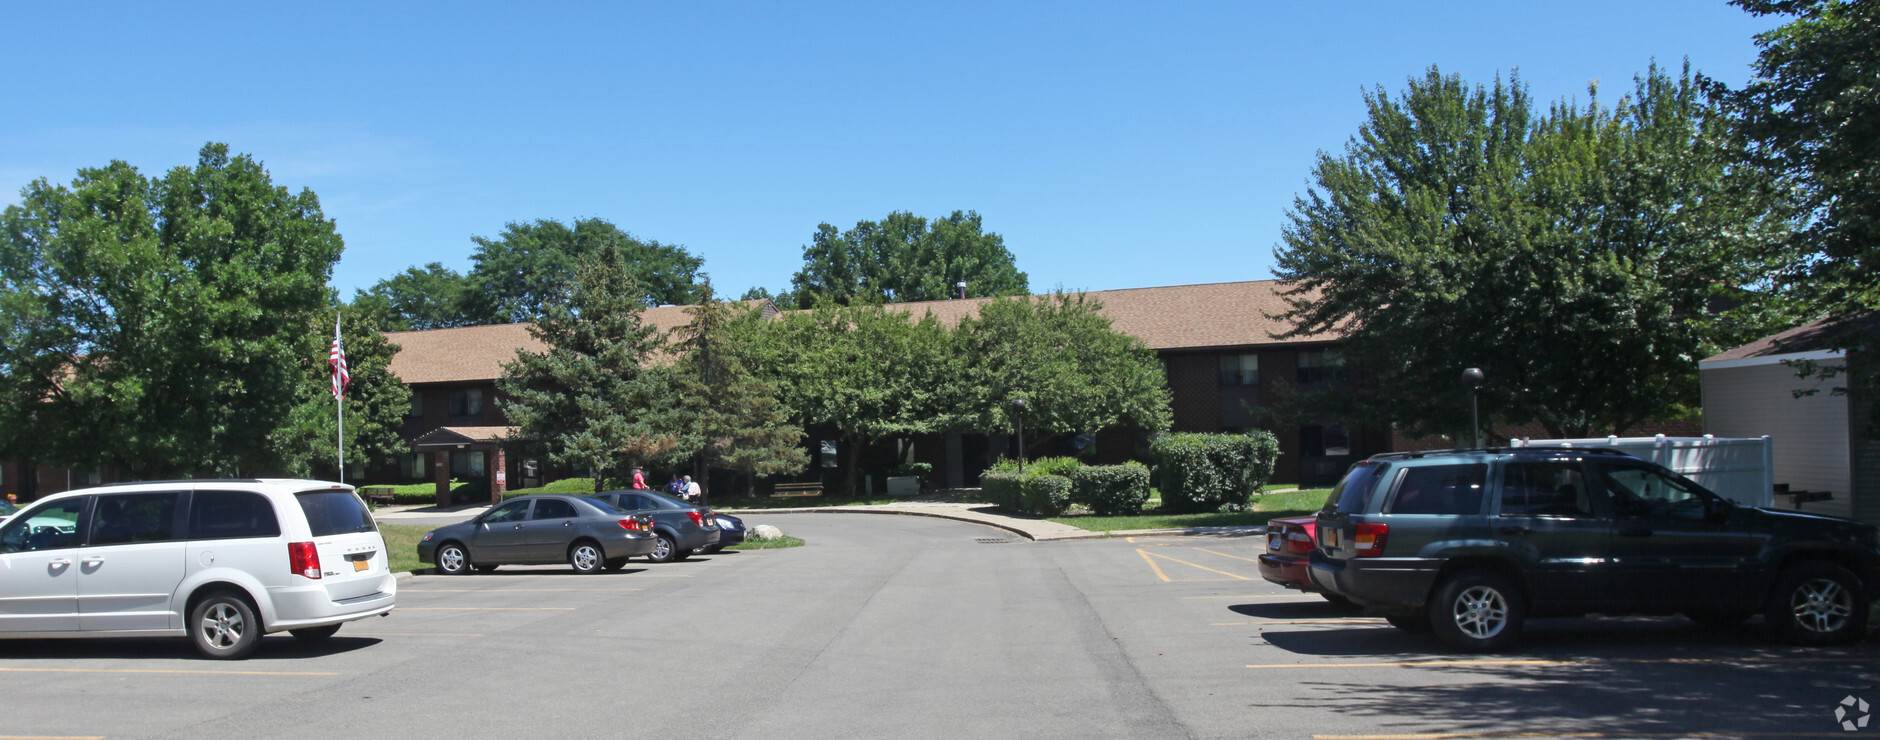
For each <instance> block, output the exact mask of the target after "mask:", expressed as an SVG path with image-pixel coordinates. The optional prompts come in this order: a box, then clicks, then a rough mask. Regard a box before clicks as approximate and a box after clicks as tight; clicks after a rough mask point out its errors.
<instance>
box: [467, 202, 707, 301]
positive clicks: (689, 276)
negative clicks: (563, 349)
mask: <svg viewBox="0 0 1880 740" xmlns="http://www.w3.org/2000/svg"><path fill="white" fill-rule="evenodd" d="M472 241H475V242H476V244H477V251H476V254H475V255H473V256H472V257H471V261H472V262H473V263H474V264H473V266H472V267H471V269H470V275H469V283H470V293H469V295H468V296H467V298H466V300H465V304H464V306H465V308H464V310H465V317H466V319H467V320H468V322H469V323H470V324H505V323H508V324H514V323H522V322H526V321H532V320H534V319H535V317H536V316H537V315H539V314H541V313H542V312H543V311H544V310H545V309H546V307H547V306H548V305H550V304H553V303H557V302H561V301H565V300H567V296H568V293H569V292H570V291H571V290H572V289H573V287H574V285H573V284H574V281H575V272H576V270H577V268H578V267H579V266H580V265H581V263H583V262H585V261H588V260H591V259H593V258H595V257H596V256H597V255H599V254H601V253H602V252H603V251H607V250H612V251H613V253H615V254H617V255H619V257H620V259H621V260H622V263H623V264H625V265H626V266H627V272H626V274H625V276H624V277H623V278H622V281H621V282H620V283H619V284H618V285H617V286H616V288H615V289H616V290H625V289H626V286H629V285H634V286H637V287H636V288H635V294H634V295H633V296H631V298H632V299H633V301H634V302H635V303H637V304H638V305H639V306H641V307H650V306H657V305H660V304H672V305H686V304H690V303H693V302H695V301H697V300H698V297H699V280H700V278H701V277H702V276H701V275H700V274H699V268H701V267H703V266H704V264H705V260H704V259H703V258H700V257H694V256H692V255H691V254H690V253H688V252H686V251H685V248H684V247H680V246H676V245H669V244H661V243H659V242H656V241H641V240H639V239H636V238H634V237H633V235H631V234H628V233H627V232H625V231H622V230H620V227H618V226H615V225H613V224H612V223H609V222H607V221H606V220H603V219H598V218H585V219H578V220H576V221H575V222H574V224H573V225H572V226H570V225H568V224H564V223H562V222H560V221H553V220H548V219H542V220H538V221H536V222H534V223H527V224H524V223H514V222H512V223H510V224H509V225H508V226H507V227H505V228H504V229H503V233H502V236H501V237H499V238H496V239H489V238H485V237H480V236H479V237H474V238H473V239H472Z"/></svg>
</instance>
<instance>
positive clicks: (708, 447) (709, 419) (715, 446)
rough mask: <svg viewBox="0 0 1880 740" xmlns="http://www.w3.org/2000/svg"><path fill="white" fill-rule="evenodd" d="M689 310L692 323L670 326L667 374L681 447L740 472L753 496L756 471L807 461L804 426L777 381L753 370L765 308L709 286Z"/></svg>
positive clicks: (793, 468) (706, 462) (772, 471)
mask: <svg viewBox="0 0 1880 740" xmlns="http://www.w3.org/2000/svg"><path fill="white" fill-rule="evenodd" d="M686 314H687V315H688V316H690V317H691V321H689V322H687V323H686V325H685V326H682V327H679V328H677V329H675V330H673V334H672V350H673V351H674V352H677V353H679V359H678V361H677V362H676V363H675V364H674V365H673V366H672V367H671V368H670V373H669V377H670V378H671V382H672V383H673V384H674V391H675V395H676V396H677V398H678V404H677V409H678V411H679V414H678V415H679V416H680V422H681V425H682V427H683V428H684V429H685V430H686V431H687V434H686V437H685V440H684V442H682V447H681V448H680V449H679V450H678V451H679V452H680V453H682V454H683V455H684V456H686V457H690V458H694V459H696V460H697V461H698V463H699V464H700V465H702V466H704V467H709V468H715V469H721V470H731V471H735V472H737V473H739V474H741V475H742V476H743V477H744V482H745V488H744V492H745V495H747V496H753V495H756V484H757V479H758V478H759V477H764V476H772V475H782V474H790V473H798V472H801V471H802V470H803V469H804V467H805V466H807V465H808V464H809V455H808V453H807V452H805V451H804V449H803V429H802V427H799V426H797V425H795V424H792V423H790V419H789V411H788V409H787V408H785V407H784V405H783V403H782V402H781V401H780V400H779V399H778V392H777V386H776V384H775V383H772V382H769V381H766V380H764V379H763V378H761V377H759V376H758V375H757V374H756V373H755V372H753V371H752V366H753V363H754V362H757V361H760V359H759V358H761V357H763V354H762V353H761V351H760V350H759V348H758V347H755V346H753V343H754V342H757V341H761V337H762V323H763V322H764V318H763V314H762V312H761V311H759V310H757V309H754V308H750V307H747V306H741V305H736V304H728V303H725V302H724V301H721V300H718V299H717V297H716V296H714V295H713V294H712V290H711V286H710V285H706V286H705V290H704V296H703V298H702V299H701V300H700V301H699V302H698V303H697V304H696V305H694V306H692V307H690V308H687V309H686ZM705 493H706V495H707V496H709V495H710V494H711V491H710V490H709V483H708V484H707V490H706V491H705Z"/></svg>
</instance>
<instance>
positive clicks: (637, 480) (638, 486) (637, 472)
mask: <svg viewBox="0 0 1880 740" xmlns="http://www.w3.org/2000/svg"><path fill="white" fill-rule="evenodd" d="M633 488H634V490H636V491H644V490H646V471H644V470H641V469H639V468H634V469H633Z"/></svg>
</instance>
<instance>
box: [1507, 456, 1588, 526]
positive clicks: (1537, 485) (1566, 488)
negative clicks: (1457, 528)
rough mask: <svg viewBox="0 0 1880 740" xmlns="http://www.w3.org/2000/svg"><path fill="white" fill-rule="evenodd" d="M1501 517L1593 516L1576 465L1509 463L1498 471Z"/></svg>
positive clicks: (1577, 464)
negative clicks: (1499, 473)
mask: <svg viewBox="0 0 1880 740" xmlns="http://www.w3.org/2000/svg"><path fill="white" fill-rule="evenodd" d="M1501 515H1502V516H1559V517H1573V518H1585V517H1590V516H1593V504H1592V498H1591V496H1590V493H1589V491H1588V490H1587V488H1586V476H1585V473H1583V472H1582V471H1581V470H1580V464H1579V463H1577V462H1566V461H1561V462H1513V463H1508V464H1507V465H1506V466H1504V467H1503V468H1502V472H1501Z"/></svg>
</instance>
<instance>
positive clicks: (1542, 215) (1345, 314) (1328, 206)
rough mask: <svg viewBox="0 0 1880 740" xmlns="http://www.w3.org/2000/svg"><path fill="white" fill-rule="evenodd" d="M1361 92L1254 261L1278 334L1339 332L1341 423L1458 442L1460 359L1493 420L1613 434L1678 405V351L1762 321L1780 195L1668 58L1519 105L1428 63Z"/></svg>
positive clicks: (1685, 386) (1511, 86) (1502, 91)
mask: <svg viewBox="0 0 1880 740" xmlns="http://www.w3.org/2000/svg"><path fill="white" fill-rule="evenodd" d="M1364 98H1365V104H1366V107H1367V108H1368V110H1369V119H1368V120H1367V121H1366V122H1365V123H1364V125H1363V126H1362V127H1361V128H1360V129H1359V131H1358V134H1357V135H1356V136H1354V137H1353V138H1352V139H1351V141H1350V143H1349V144H1347V145H1346V147H1345V150H1344V152H1342V153H1341V154H1338V155H1333V154H1328V153H1321V154H1320V155H1319V159H1318V164H1317V165H1316V166H1315V167H1314V170H1313V178H1314V180H1315V182H1316V186H1315V187H1314V188H1313V189H1312V190H1310V191H1309V192H1308V193H1307V194H1305V195H1304V196H1302V197H1300V198H1298V199H1297V200H1295V202H1294V205H1293V208H1292V210H1291V212H1290V213H1289V220H1290V223H1289V225H1288V226H1287V227H1286V228H1285V230H1284V234H1283V244H1282V245H1281V246H1280V248H1279V249H1278V250H1276V251H1277V258H1278V265H1279V266H1278V269H1277V271H1276V272H1277V273H1278V275H1279V277H1281V278H1282V279H1284V280H1286V281H1288V288H1287V291H1286V293H1285V295H1286V296H1287V301H1288V303H1289V309H1288V310H1287V311H1286V312H1284V314H1283V315H1284V318H1286V319H1289V320H1290V321H1292V322H1293V323H1294V326H1295V327H1296V328H1295V330H1294V331H1293V332H1291V334H1290V335H1292V336H1303V335H1310V334H1318V333H1324V332H1335V333H1340V334H1342V335H1343V336H1344V343H1343V350H1344V353H1345V355H1346V357H1347V358H1348V359H1349V360H1350V361H1352V362H1353V363H1354V364H1355V365H1357V366H1358V367H1360V368H1361V370H1362V374H1363V382H1361V383H1359V384H1358V387H1357V389H1356V390H1355V391H1354V393H1355V395H1354V396H1353V398H1355V399H1356V400H1357V401H1358V402H1359V403H1358V406H1360V407H1361V408H1362V409H1363V410H1362V411H1360V412H1354V413H1355V414H1357V415H1359V416H1362V417H1367V418H1368V419H1370V420H1381V421H1387V422H1391V423H1395V424H1398V425H1400V426H1402V427H1403V428H1405V429H1407V430H1409V431H1411V432H1421V433H1463V434H1466V433H1465V432H1464V430H1466V429H1467V427H1468V418H1469V417H1468V405H1467V403H1465V402H1463V399H1465V398H1466V395H1465V391H1464V390H1463V389H1462V387H1461V385H1460V383H1459V381H1458V376H1459V373H1460V372H1461V370H1462V369H1464V368H1467V367H1480V368H1483V369H1484V370H1485V371H1486V372H1487V376H1488V381H1489V382H1488V384H1487V385H1486V386H1485V387H1484V388H1483V389H1482V391H1481V404H1482V407H1483V408H1484V409H1487V410H1492V412H1493V414H1494V416H1497V417H1499V418H1501V419H1504V420H1509V421H1513V422H1515V423H1521V422H1526V421H1534V422H1538V423H1539V424H1541V425H1543V426H1544V427H1545V428H1546V429H1547V431H1548V432H1549V433H1550V434H1554V435H1564V436H1583V435H1587V434H1589V433H1599V434H1607V433H1624V432H1626V431H1627V430H1628V429H1630V428H1632V427H1634V426H1636V425H1637V424H1639V423H1640V422H1642V421H1644V420H1646V419H1651V418H1662V417H1672V416H1678V415H1681V414H1684V413H1688V410H1689V409H1690V407H1691V406H1692V405H1694V403H1695V402H1696V400H1697V360H1698V359H1699V358H1701V357H1704V356H1706V355H1707V354H1708V353H1710V352H1713V351H1716V350H1717V349H1719V348H1720V347H1722V346H1727V345H1729V344H1731V343H1734V342H1737V341H1741V340H1744V339H1747V338H1751V337H1753V336H1755V335H1756V334H1757V333H1758V332H1761V331H1763V330H1766V329H1768V328H1769V327H1770V326H1771V325H1772V324H1773V323H1775V322H1776V321H1777V320H1778V319H1779V318H1780V317H1777V316H1772V315H1770V314H1769V313H1766V312H1765V311H1764V306H1765V304H1764V303H1763V302H1762V301H1761V300H1759V299H1760V297H1761V295H1760V292H1759V291H1761V290H1763V289H1766V288H1768V287H1769V286H1768V285H1767V275H1768V273H1769V264H1768V262H1767V261H1766V260H1767V259H1768V257H1769V255H1768V253H1767V251H1766V250H1763V249H1761V247H1762V245H1766V244H1768V243H1771V242H1774V241H1779V240H1780V239H1781V238H1782V237H1783V236H1784V234H1785V233H1786V229H1787V227H1788V223H1789V222H1788V220H1786V219H1785V218H1784V217H1783V209H1782V208H1781V205H1782V202H1783V201H1782V193H1781V192H1780V191H1779V190H1778V189H1777V188H1776V187H1774V186H1773V184H1772V182H1771V181H1770V180H1769V178H1768V177H1767V176H1766V175H1765V174H1764V173H1763V172H1762V171H1761V170H1760V169H1757V168H1754V167H1749V166H1745V165H1742V164H1740V161H1741V159H1740V156H1739V153H1738V151H1737V150H1736V149H1735V148H1733V147H1732V146H1731V136H1730V130H1731V127H1732V125H1733V122H1732V120H1731V119H1730V118H1729V117H1728V116H1727V115H1725V114H1724V113H1723V112H1722V111H1721V110H1719V108H1718V106H1717V105H1716V104H1715V103H1714V102H1713V101H1712V100H1710V99H1708V98H1707V97H1706V96H1705V95H1704V94H1703V92H1702V90H1701V89H1700V86H1699V85H1697V84H1696V83H1695V82H1694V81H1693V80H1692V78H1691V75H1690V72H1689V69H1688V67H1687V68H1686V70H1685V71H1684V72H1683V73H1682V74H1679V75H1676V76H1674V75H1672V74H1669V73H1667V72H1666V71H1664V70H1661V69H1659V68H1657V67H1656V66H1654V67H1653V68H1652V69H1651V70H1650V71H1648V72H1647V73H1646V74H1644V75H1641V76H1640V77H1639V78H1638V79H1637V81H1636V85H1635V87H1634V89H1633V90H1632V92H1631V93H1630V94H1629V95H1626V96H1624V97H1622V98H1620V99H1619V100H1618V101H1617V102H1615V103H1612V104H1607V103H1604V102H1603V101H1602V100H1601V99H1600V98H1599V97H1598V94H1597V91H1594V92H1593V93H1592V95H1591V99H1590V100H1589V101H1588V102H1587V103H1586V104H1585V105H1577V104H1575V103H1572V102H1569V101H1562V102H1559V103H1555V104H1553V105H1552V106H1549V107H1547V108H1545V109H1537V107H1536V106H1535V104H1534V102H1533V101H1532V100H1531V99H1530V98H1529V96H1528V92H1527V89H1526V88H1525V87H1524V86H1523V85H1522V84H1521V83H1520V81H1519V80H1518V78H1516V79H1511V80H1509V81H1508V82H1506V83H1503V82H1501V81H1499V80H1497V81H1496V83H1495V84H1494V85H1493V86H1492V87H1487V88H1484V87H1482V86H1470V85H1467V84H1465V83H1464V82H1463V81H1462V80H1461V79H1460V78H1458V77H1456V76H1453V75H1443V74H1441V73H1440V72H1439V71H1438V70H1436V69H1435V68H1431V69H1430V70H1429V72H1428V74H1427V75H1425V76H1423V77H1421V78H1415V79H1412V80H1410V82H1409V86H1408V87H1407V88H1406V89H1405V90H1404V91H1403V92H1402V93H1401V94H1398V95H1394V96H1393V95H1391V94H1389V93H1387V92H1385V91H1384V90H1383V89H1382V88H1381V87H1380V88H1378V89H1377V90H1376V91H1374V92H1372V93H1369V94H1366V95H1365V96H1364ZM1727 306H1734V308H1729V309H1727V310H1725V307H1727Z"/></svg>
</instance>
